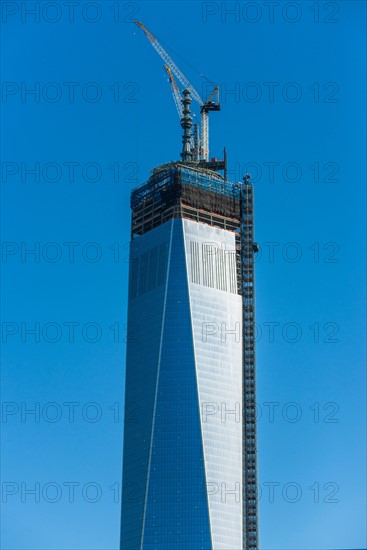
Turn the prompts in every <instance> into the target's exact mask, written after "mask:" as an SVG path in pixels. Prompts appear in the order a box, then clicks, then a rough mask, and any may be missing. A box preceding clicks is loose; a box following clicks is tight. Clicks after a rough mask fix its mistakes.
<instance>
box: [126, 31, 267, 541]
mask: <svg viewBox="0 0 367 550" xmlns="http://www.w3.org/2000/svg"><path fill="white" fill-rule="evenodd" d="M138 24H139V26H141V27H142V28H143V30H144V32H146V34H147V32H148V33H149V31H147V29H146V28H145V27H144V26H143V25H142V24H141V23H139V22H138ZM149 34H150V33H149ZM147 36H148V35H147ZM150 37H151V38H153V39H154V40H155V41H156V39H155V37H152V35H151V34H150ZM150 37H149V36H148V38H150ZM150 41H151V42H152V40H150ZM156 42H157V41H156ZM157 44H158V45H159V43H158V42H157ZM153 45H154V44H153ZM159 46H160V45H159ZM156 49H157V47H156ZM162 49H163V48H162ZM163 52H164V50H163ZM159 53H160V54H161V52H159ZM164 53H165V54H166V52H164ZM161 56H162V54H161ZM166 56H167V57H168V54H166ZM168 59H169V60H170V58H168ZM170 61H172V60H170ZM165 62H166V63H167V58H165ZM172 64H173V62H172ZM174 67H175V68H176V69H177V67H176V66H174ZM167 68H168V69H170V65H169V64H168V63H167V65H166V71H167V73H168V76H169V80H170V83H171V88H172V91H174V89H175V87H174V85H176V86H177V84H176V82H175V80H174V77H173V74H172V73H173V72H174V71H173V69H172V66H171V70H167ZM177 70H178V69H177ZM175 74H176V76H178V75H177V73H175ZM178 78H179V77H178ZM179 80H180V81H181V79H180V78H179ZM188 84H189V83H188V81H187V80H186V81H185V86H186V88H185V90H184V91H183V97H181V98H180V102H181V103H180V105H179V107H180V111H179V115H180V121H181V127H182V128H183V138H182V141H183V148H182V153H181V160H180V161H177V162H170V163H167V164H164V165H161V166H158V167H157V168H155V169H154V170H153V171H152V175H151V176H150V178H149V179H148V181H147V182H146V183H145V184H143V185H141V186H139V187H138V188H136V189H134V190H133V191H132V193H131V209H132V221H131V248H130V272H129V303H128V337H127V356H126V385H125V423H124V447H123V474H122V511H121V550H200V549H203V550H243V549H256V548H257V547H258V526H257V523H258V522H257V494H256V489H257V454H256V449H257V446H256V420H255V414H256V410H255V407H256V396H255V341H254V337H255V334H254V326H255V323H254V321H255V320H254V254H255V253H256V250H257V245H256V243H255V242H254V227H253V224H254V219H253V187H252V184H251V183H250V181H249V177H248V176H246V177H245V178H244V181H243V183H231V182H229V181H228V180H227V170H226V156H225V158H224V160H223V161H220V160H217V159H211V160H209V158H208V151H207V150H205V148H206V146H205V143H203V140H204V141H205V139H206V138H205V132H204V136H203V129H201V138H199V137H198V131H197V128H194V131H192V119H191V113H190V103H191V97H192V96H193V95H194V94H193V90H194V89H193V87H192V86H191V85H188ZM190 86H191V88H190ZM177 89H178V88H177ZM194 92H195V90H194ZM196 93H197V92H196ZM176 106H177V104H176ZM206 108H207V112H206V116H207V114H208V111H209V110H219V103H218V102H212V101H207V102H206V103H204V102H202V109H204V110H205V109H206ZM201 114H202V112H201ZM204 125H206V131H207V130H208V125H207V121H206V122H204ZM219 172H223V173H224V175H221V174H219Z"/></svg>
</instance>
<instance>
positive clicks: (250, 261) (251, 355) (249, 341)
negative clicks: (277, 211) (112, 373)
mask: <svg viewBox="0 0 367 550" xmlns="http://www.w3.org/2000/svg"><path fill="white" fill-rule="evenodd" d="M256 251H257V245H256V244H255V243H254V195H253V187H252V184H251V183H250V176H249V175H246V176H245V177H244V183H243V185H242V188H241V272H242V299H243V322H242V331H243V333H242V334H243V403H244V407H245V414H244V422H243V479H244V483H243V495H244V503H243V504H244V514H243V533H244V546H243V548H244V550H256V549H257V548H258V519H257V437H256V376H255V375H256V368H255V367H256V360H255V277H254V274H255V273H254V271H255V270H254V260H255V258H254V255H255V252H256Z"/></svg>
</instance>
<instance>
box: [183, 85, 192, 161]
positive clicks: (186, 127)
mask: <svg viewBox="0 0 367 550" xmlns="http://www.w3.org/2000/svg"><path fill="white" fill-rule="evenodd" d="M182 93H183V96H184V97H183V99H182V100H181V101H182V104H183V111H182V112H183V117H182V118H181V127H182V128H183V135H182V153H181V158H182V160H183V161H190V160H192V153H191V147H190V145H191V126H192V118H191V116H190V114H191V111H190V103H191V98H190V90H188V89H186V90H184V91H183V92H182Z"/></svg>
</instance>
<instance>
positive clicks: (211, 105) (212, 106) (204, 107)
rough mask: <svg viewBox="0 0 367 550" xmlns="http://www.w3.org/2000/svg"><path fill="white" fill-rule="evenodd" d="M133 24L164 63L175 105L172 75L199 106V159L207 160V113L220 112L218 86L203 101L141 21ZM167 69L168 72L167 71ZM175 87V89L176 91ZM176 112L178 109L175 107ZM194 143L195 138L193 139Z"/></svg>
mask: <svg viewBox="0 0 367 550" xmlns="http://www.w3.org/2000/svg"><path fill="white" fill-rule="evenodd" d="M134 23H135V24H136V25H137V26H138V27H140V28H141V29H142V30H143V32H144V34H145V36H146V37H147V38H148V40H149V42H150V43H151V45H152V46H153V48H154V49H155V50H156V52H157V53H158V55H159V56H160V57H161V58H162V59H163V61H164V63H165V68H166V67H167V68H166V71H167V73H168V76H169V80H170V83H171V89H172V93H173V97H174V100H175V103H176V107H177V102H179V103H180V102H181V95H180V93H179V90H178V86H177V84H176V82H175V80H174V78H173V75H174V76H176V78H177V79H178V80H179V81H180V82H181V84H182V85H183V86H184V87H185V89H188V90H189V91H190V93H191V97H192V98H193V99H194V100H195V101H196V102H197V103H198V104H199V105H200V115H201V158H202V160H203V161H208V160H209V116H208V114H209V111H219V110H220V104H219V89H218V86H215V88H214V90H213V91H212V93H211V94H210V96H209V98H208V99H207V101H205V102H204V101H203V100H202V99H201V97H200V94H199V93H198V92H197V91H196V90H195V88H194V86H193V85H192V84H191V83H190V82H189V80H188V79H187V78H186V77H185V75H184V74H183V73H182V71H181V70H180V69H179V68H178V67H177V65H176V64H175V62H174V61H173V60H172V59H171V57H170V56H169V55H168V53H167V52H166V50H165V49H164V48H163V46H162V45H161V44H160V43H159V42H158V40H157V39H156V37H155V36H154V35H153V34H152V33H151V32H150V31H149V30H148V29H147V28H146V27H145V25H143V23H142V22H141V21H134ZM167 69H169V71H168V70H167ZM176 87H177V89H176ZM214 96H216V101H212V98H213V97H214ZM177 110H178V107H177ZM194 141H195V137H194Z"/></svg>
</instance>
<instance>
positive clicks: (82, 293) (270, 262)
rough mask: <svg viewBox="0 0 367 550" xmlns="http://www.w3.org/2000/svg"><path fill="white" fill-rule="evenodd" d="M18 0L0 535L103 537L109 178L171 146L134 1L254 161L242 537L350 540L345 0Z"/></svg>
mask: <svg viewBox="0 0 367 550" xmlns="http://www.w3.org/2000/svg"><path fill="white" fill-rule="evenodd" d="M33 4H34V2H28V3H21V2H2V9H3V11H2V23H1V25H2V35H1V36H2V60H1V61H2V68H1V73H2V74H1V76H2V82H3V88H2V103H1V109H2V133H3V135H4V134H6V139H5V140H3V143H2V149H1V154H2V183H1V190H2V241H3V248H2V273H3V290H2V343H3V346H2V349H3V367H2V400H3V402H4V404H3V411H2V413H3V414H2V434H3V441H4V443H5V445H6V448H5V449H4V450H3V456H2V483H3V485H2V489H3V497H2V498H3V505H2V514H3V518H2V519H3V534H2V547H3V548H4V549H7V550H20V549H33V550H41V549H42V550H44V549H45V550H46V549H47V550H56V549H57V550H66V549H69V548H73V550H77V549H83V550H92V549H95V550H97V549H101V550H102V549H103V550H112V549H117V547H118V536H119V513H120V503H119V502H116V501H118V489H119V483H120V481H121V463H122V432H123V416H122V406H123V393H124V361H125V346H126V344H125V336H126V307H127V303H126V299H127V276H128V249H127V246H128V242H129V238H130V229H129V226H130V210H129V195H130V191H131V189H132V188H133V187H135V186H136V185H138V184H139V183H142V182H144V181H145V180H146V178H147V177H148V175H149V171H150V170H151V169H152V168H153V167H154V166H156V165H158V164H161V163H163V162H166V161H170V160H174V159H177V158H178V157H179V153H180V146H181V130H180V127H179V122H178V117H177V113H176V111H175V106H174V103H173V100H172V97H171V95H170V90H169V84H168V82H167V77H166V75H165V73H164V70H163V67H162V62H161V60H160V59H159V57H158V56H157V54H156V52H154V50H153V48H152V47H151V46H150V45H149V43H148V41H147V40H146V38H145V37H144V35H143V34H142V32H141V31H140V30H139V29H138V28H137V27H136V26H135V25H133V23H132V20H133V19H135V18H138V19H141V20H142V21H143V22H144V23H145V24H146V25H147V26H148V27H149V28H150V29H151V30H152V31H153V32H154V33H155V34H156V35H157V36H158V37H159V39H161V41H162V43H163V44H164V45H165V46H167V49H168V45H169V46H170V47H171V48H173V50H174V52H177V53H178V54H179V55H180V56H181V57H178V56H177V55H175V53H172V50H168V51H169V52H170V53H171V54H172V56H173V57H174V59H175V60H176V61H177V62H178V64H179V65H180V67H181V68H182V70H183V71H184V73H185V74H186V75H187V76H188V78H189V79H190V80H191V81H192V82H193V84H194V86H195V87H196V88H197V89H198V90H199V91H200V92H201V91H202V89H203V82H204V81H203V80H202V79H201V77H200V76H199V73H198V72H197V71H199V72H203V73H205V75H207V77H208V78H209V79H212V80H213V81H215V82H218V83H219V85H220V89H221V102H222V111H221V112H220V113H218V114H217V113H213V115H212V116H211V121H210V122H211V124H210V128H211V155H212V156H220V155H221V154H222V152H223V146H226V147H227V152H228V157H229V170H230V171H231V177H232V178H233V179H234V180H238V179H240V178H241V176H242V174H243V172H244V170H246V169H248V170H249V171H250V172H251V173H252V175H253V179H254V185H255V193H256V195H255V196H256V239H257V241H258V242H259V244H260V247H261V253H260V254H259V256H258V260H257V266H256V283H257V324H258V349H257V357H258V396H257V400H258V403H259V428H258V430H259V476H260V478H259V484H260V488H261V498H260V504H259V510H260V542H261V548H263V549H264V550H275V549H277V550H280V549H281V550H284V549H292V550H305V549H314V548H317V549H336V548H365V547H366V531H365V516H366V510H365V489H364V487H365V460H366V456H365V446H364V443H363V440H364V433H365V371H364V359H365V347H364V335H365V320H364V319H365V318H364V315H363V313H364V309H365V293H364V280H365V271H364V269H365V264H364V250H365V242H364V235H365V217H364V216H365V214H364V205H365V160H364V153H365V148H366V142H365V115H366V113H365V92H366V87H365V68H366V63H365V15H366V14H365V3H364V2H362V1H360V2H354V1H348V2H331V3H330V2H316V3H312V2H298V3H293V4H292V3H289V2H288V3H287V2H280V4H279V6H278V5H275V6H274V12H271V11H269V10H270V7H269V5H267V3H265V2H257V3H256V4H255V3H248V2H247V3H246V2H245V3H226V2H203V3H201V2H187V3H182V2H175V3H169V2H154V3H153V2H117V3H113V2H109V1H106V2H95V3H91V2H80V4H79V5H75V6H74V13H72V12H71V11H70V10H71V7H70V6H69V7H68V6H65V5H64V3H62V2H56V3H52V5H51V4H50V3H46V2H41V3H40V4H39V5H40V12H39V15H38V14H37V13H36V15H32V14H30V13H27V12H26V11H24V10H25V9H30V8H31V7H32V6H33ZM22 6H23V7H22ZM24 6H25V7H24ZM55 6H56V7H55ZM233 8H234V9H235V10H237V11H235V13H234V14H232V15H231V14H230V13H229V11H230V10H231V9H233ZM22 10H23V11H22ZM52 21H53V22H52ZM186 60H187V61H186ZM193 67H195V69H197V71H196V70H194V69H193ZM31 89H34V90H35V93H34V94H31V93H27V90H28V91H29V90H31ZM231 91H235V93H231ZM272 92H273V95H272ZM196 113H197V110H196ZM37 163H38V164H37ZM32 168H33V169H35V170H36V173H35V174H34V173H33V175H32V174H31V173H29V172H27V170H30V169H32ZM272 170H274V171H273V172H272ZM32 248H33V249H34V250H35V253H34V254H33V255H32V254H29V253H27V250H30V249H32ZM32 328H33V329H35V330H36V334H35V335H34V334H33V335H32V334H30V333H29V332H27V330H31V329H32ZM271 330H274V334H273V333H272V332H271ZM32 408H33V409H34V410H35V411H36V413H35V414H33V415H32V414H26V410H28V409H32ZM72 411H74V412H72ZM270 411H273V413H274V415H273V416H272V415H271V414H270ZM260 413H261V414H260ZM53 420H54V421H53ZM37 484H38V485H37ZM72 487H74V496H73V491H72ZM271 487H273V488H274V496H272V493H271V491H270V489H271ZM32 488H33V489H35V491H36V494H33V495H32V494H30V493H27V491H29V490H31V489H32ZM37 500H39V502H37ZM52 501H55V502H52ZM292 501H294V502H292ZM334 501H335V502H334Z"/></svg>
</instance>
